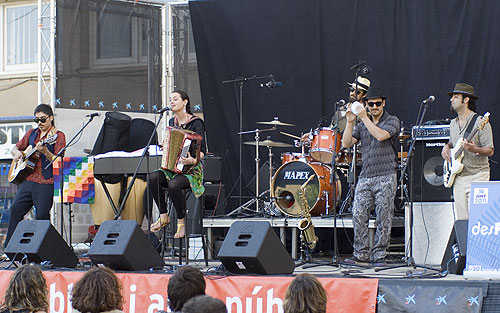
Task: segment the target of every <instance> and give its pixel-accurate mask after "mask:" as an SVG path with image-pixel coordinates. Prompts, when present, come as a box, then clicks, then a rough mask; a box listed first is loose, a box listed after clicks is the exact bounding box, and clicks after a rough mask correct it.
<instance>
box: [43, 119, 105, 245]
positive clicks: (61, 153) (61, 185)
mask: <svg viewBox="0 0 500 313" xmlns="http://www.w3.org/2000/svg"><path fill="white" fill-rule="evenodd" d="M89 117H90V118H89V120H88V121H87V122H86V123H85V124H84V125H83V126H82V127H81V128H80V130H79V131H78V132H77V133H76V134H75V135H74V136H73V138H71V140H70V141H69V142H68V143H66V145H65V146H64V147H63V148H62V149H61V150H59V152H58V153H57V154H56V156H55V157H54V158H53V159H52V161H50V163H49V164H47V166H45V169H47V168H49V166H51V165H52V164H53V163H54V162H55V161H56V160H57V159H58V158H61V166H60V167H59V177H60V178H59V179H60V182H59V199H60V201H61V205H60V207H61V221H60V223H61V224H60V225H61V235H63V234H64V195H63V193H64V154H65V153H66V149H67V148H68V147H69V146H70V145H71V144H72V143H73V141H75V139H76V138H77V137H78V136H80V134H81V133H82V132H83V130H84V129H85V128H86V127H87V126H88V125H89V124H90V123H91V122H92V121H93V120H94V117H95V115H92V114H91V115H90V116H89ZM68 215H69V220H68V227H69V236H68V239H69V246H70V248H71V250H73V246H72V238H71V237H72V236H71V232H72V223H71V222H72V221H71V218H72V216H71V203H70V202H68Z"/></svg>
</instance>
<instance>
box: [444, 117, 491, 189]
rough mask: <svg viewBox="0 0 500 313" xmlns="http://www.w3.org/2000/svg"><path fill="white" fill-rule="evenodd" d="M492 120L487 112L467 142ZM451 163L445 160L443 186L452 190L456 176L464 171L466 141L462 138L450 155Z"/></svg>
mask: <svg viewBox="0 0 500 313" xmlns="http://www.w3.org/2000/svg"><path fill="white" fill-rule="evenodd" d="M489 120H490V112H486V113H485V114H484V116H483V117H482V120H481V123H480V124H479V125H478V127H477V128H475V129H474V130H473V131H472V132H471V133H470V135H469V136H468V137H467V141H470V140H471V139H472V137H474V135H475V134H476V133H477V132H478V131H479V130H481V129H483V128H484V126H485V125H486V123H488V121H489ZM450 154H451V155H450V162H448V161H446V160H444V164H443V185H444V186H445V187H446V188H451V186H453V182H454V181H455V176H456V175H457V174H458V173H460V172H461V171H462V169H463V168H464V165H463V164H462V159H463V157H464V139H463V138H460V139H459V140H458V141H457V144H456V145H455V147H454V148H453V149H451V153H450Z"/></svg>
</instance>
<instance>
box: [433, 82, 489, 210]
mask: <svg viewBox="0 0 500 313" xmlns="http://www.w3.org/2000/svg"><path fill="white" fill-rule="evenodd" d="M448 96H450V97H451V98H450V102H451V106H450V110H451V112H456V113H457V117H456V118H454V119H453V120H452V121H451V123H450V140H449V142H448V143H447V144H446V145H444V147H443V149H442V151H441V156H442V157H443V158H444V159H445V160H446V161H448V162H450V160H451V149H452V148H453V147H455V145H456V144H457V142H458V141H459V139H460V138H464V144H463V148H464V157H463V159H462V163H463V165H464V167H463V169H462V171H461V172H459V173H458V174H457V175H456V177H455V179H454V181H453V199H454V209H453V211H454V214H455V220H468V219H469V194H470V186H471V182H472V181H488V180H490V164H489V162H488V157H491V156H492V155H493V153H494V146H493V133H492V130H491V125H490V123H486V125H484V127H483V128H480V127H479V124H481V123H482V121H481V118H478V114H477V113H476V100H478V99H479V97H478V96H476V95H475V94H474V87H472V86H471V85H469V84H466V83H457V84H456V85H455V89H454V90H453V91H450V92H448ZM474 129H479V130H478V131H477V133H476V134H475V135H474V136H473V137H472V138H471V140H470V141H467V140H466V138H467V137H469V136H468V134H470V133H471V132H473V130H474ZM466 133H467V134H466Z"/></svg>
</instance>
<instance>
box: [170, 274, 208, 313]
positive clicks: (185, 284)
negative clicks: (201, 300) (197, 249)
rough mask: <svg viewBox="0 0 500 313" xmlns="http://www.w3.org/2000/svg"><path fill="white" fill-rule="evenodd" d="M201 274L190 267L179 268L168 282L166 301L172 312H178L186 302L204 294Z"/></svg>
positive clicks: (203, 282) (203, 281)
mask: <svg viewBox="0 0 500 313" xmlns="http://www.w3.org/2000/svg"><path fill="white" fill-rule="evenodd" d="M205 287H206V284H205V278H204V277H203V273H202V272H201V271H200V270H199V269H197V268H194V267H192V266H183V267H181V268H179V269H178V270H177V271H175V273H174V274H173V275H172V277H170V279H169V280H168V289H167V293H168V301H169V306H170V309H171V310H172V311H180V310H181V309H182V306H183V305H184V303H186V301H188V300H189V299H191V298H192V297H195V296H199V295H204V294H205Z"/></svg>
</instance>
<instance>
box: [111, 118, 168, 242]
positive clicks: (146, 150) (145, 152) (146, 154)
mask: <svg viewBox="0 0 500 313" xmlns="http://www.w3.org/2000/svg"><path fill="white" fill-rule="evenodd" d="M160 112H161V111H160ZM163 115H164V113H162V114H160V117H159V118H158V121H157V122H156V124H155V128H154V129H153V131H152V132H151V135H150V136H149V140H148V143H147V144H146V146H145V147H144V149H143V150H142V155H141V157H140V159H139V162H138V163H137V166H136V168H135V171H134V174H133V175H132V179H131V180H130V182H129V184H128V187H127V191H126V192H125V195H124V196H123V199H122V201H121V202H120V208H119V209H118V211H117V212H116V214H115V217H114V220H117V219H118V218H119V217H120V215H121V214H122V211H123V208H124V206H125V202H126V201H127V198H128V195H129V194H130V191H131V190H132V187H133V186H134V182H135V179H136V177H137V173H138V172H139V169H140V168H141V164H142V161H143V160H144V159H145V158H146V167H147V171H146V183H147V182H148V181H149V145H151V142H152V141H153V138H154V137H155V135H156V129H157V128H158V126H159V125H160V122H161V119H162V118H163ZM146 194H147V197H149V185H148V184H146ZM147 203H148V204H147V208H146V211H147V212H148V213H149V210H150V208H149V198H147ZM149 215H150V214H149ZM150 224H151V220H150V218H149V217H148V237H149V233H150V226H151V225H150Z"/></svg>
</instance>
